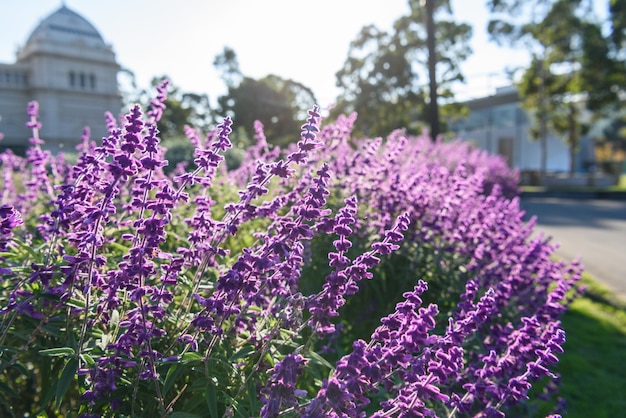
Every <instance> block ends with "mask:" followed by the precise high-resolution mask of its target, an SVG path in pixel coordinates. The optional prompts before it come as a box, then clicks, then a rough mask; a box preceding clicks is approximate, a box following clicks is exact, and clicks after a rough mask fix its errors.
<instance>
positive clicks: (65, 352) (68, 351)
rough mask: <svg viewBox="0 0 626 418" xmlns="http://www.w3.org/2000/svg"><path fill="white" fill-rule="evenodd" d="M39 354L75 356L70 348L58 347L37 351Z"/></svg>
mask: <svg viewBox="0 0 626 418" xmlns="http://www.w3.org/2000/svg"><path fill="white" fill-rule="evenodd" d="M39 354H41V355H42V356H65V357H68V356H73V355H74V354H75V352H74V349H73V348H71V347H58V348H49V349H47V350H39Z"/></svg>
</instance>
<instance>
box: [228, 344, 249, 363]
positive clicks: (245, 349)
mask: <svg viewBox="0 0 626 418" xmlns="http://www.w3.org/2000/svg"><path fill="white" fill-rule="evenodd" d="M252 353H254V347H252V346H251V345H247V346H245V347H243V348H242V349H241V350H239V351H237V352H236V353H235V354H233V355H232V356H230V358H229V359H228V360H229V361H235V360H239V359H240V358H244V357H248V356H249V355H250V354H252Z"/></svg>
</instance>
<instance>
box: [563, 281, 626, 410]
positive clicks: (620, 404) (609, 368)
mask: <svg viewBox="0 0 626 418" xmlns="http://www.w3.org/2000/svg"><path fill="white" fill-rule="evenodd" d="M583 283H584V284H586V285H587V286H588V289H587V292H586V293H585V295H584V296H583V297H580V298H578V299H577V300H576V301H575V302H574V303H573V304H572V306H571V308H570V309H569V311H568V312H567V313H566V314H565V315H564V316H563V327H564V329H565V331H566V334H567V341H566V343H565V345H564V347H563V348H564V350H565V352H564V353H563V354H562V356H561V361H560V362H559V366H558V372H559V373H560V374H561V384H560V394H561V396H562V397H563V398H565V400H566V401H567V413H566V414H564V416H567V417H580V418H583V417H584V418H588V417H593V418H603V417H618V416H625V415H624V414H625V413H626V412H625V411H626V302H625V301H623V300H619V299H617V298H616V297H615V296H614V295H613V294H612V293H611V292H610V291H609V290H608V289H606V288H605V287H603V286H601V285H599V284H598V283H597V282H595V281H593V279H592V278H590V277H589V276H586V275H585V276H583Z"/></svg>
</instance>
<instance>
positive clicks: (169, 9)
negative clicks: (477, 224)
mask: <svg viewBox="0 0 626 418" xmlns="http://www.w3.org/2000/svg"><path fill="white" fill-rule="evenodd" d="M62 3H63V1H62V0H0V11H1V13H0V62H2V63H13V62H14V61H15V51H16V49H17V47H18V46H21V45H23V44H24V43H25V42H26V40H27V38H28V36H29V34H30V33H31V31H32V30H33V29H34V28H35V27H36V26H37V24H38V22H39V21H40V20H41V19H43V18H44V17H46V16H47V15H49V14H50V13H52V12H54V11H55V10H56V9H58V8H59V7H60V6H61V4H62ZM485 3H486V0H452V4H453V9H454V12H455V16H456V19H457V20H458V21H463V22H467V23H469V24H471V25H473V26H474V36H473V41H472V45H473V50H474V54H473V56H472V57H471V58H470V59H469V60H468V61H466V62H465V63H464V64H463V65H462V69H463V71H464V75H465V76H466V79H467V84H466V85H464V86H460V87H459V89H458V94H459V96H460V97H477V96H480V95H485V94H488V93H489V92H490V91H492V90H493V88H495V87H499V86H503V85H506V84H508V83H507V80H506V78H505V77H504V69H505V67H515V66H524V65H526V64H527V62H528V54H527V53H526V52H525V51H512V50H510V49H506V48H502V47H498V46H496V45H495V44H494V43H491V42H488V39H487V35H486V22H487V19H488V15H487V12H486V8H485ZM65 4H66V5H67V6H68V7H69V8H71V9H73V10H74V11H75V12H77V13H79V14H81V15H82V16H83V17H85V18H86V19H87V20H88V21H90V22H91V23H92V24H93V25H94V26H95V27H96V29H97V30H98V31H100V34H101V35H102V36H103V37H104V39H105V41H106V42H107V43H110V44H112V45H113V50H114V52H115V53H116V56H117V60H118V62H119V63H120V64H121V65H122V66H123V67H125V68H128V69H130V70H131V71H133V72H134V73H135V75H136V77H137V81H138V84H139V85H140V86H141V87H148V86H149V81H150V79H151V78H152V77H153V76H158V75H163V74H166V75H168V76H169V77H170V79H171V80H172V82H173V83H174V84H175V85H177V86H179V87H181V88H182V89H183V90H184V91H189V92H195V93H206V94H208V95H209V98H210V99H211V101H214V100H215V99H216V97H217V96H219V95H221V94H224V93H225V87H224V84H223V82H222V81H221V80H220V78H219V75H218V73H217V71H216V70H215V69H214V68H213V59H214V58H215V56H216V55H217V54H219V53H220V52H222V50H223V48H224V46H229V47H231V48H233V49H234V51H235V52H236V54H237V57H238V59H239V63H240V67H241V70H242V72H243V74H244V75H246V76H250V77H253V78H261V77H264V76H265V75H267V74H277V75H279V76H281V77H284V78H291V79H293V80H295V81H298V82H300V83H302V84H304V85H306V86H308V87H310V88H311V89H312V90H313V92H314V93H315V95H316V97H317V99H318V101H319V102H320V105H321V106H322V107H325V106H326V105H328V104H330V103H332V102H333V101H334V99H335V97H336V96H337V94H338V90H337V89H336V87H335V73H336V72H337V71H338V70H339V69H340V68H341V66H342V65H343V63H344V61H345V59H346V57H347V53H348V48H349V44H350V42H351V41H352V40H353V39H354V38H355V37H356V35H357V34H358V32H359V30H360V29H361V28H362V27H363V26H365V25H367V24H371V23H373V24H375V25H376V26H378V27H379V28H381V29H388V28H390V27H391V25H392V23H393V21H394V20H395V19H396V18H398V17H399V16H401V15H402V14H404V13H405V12H406V11H407V9H408V6H407V0H315V1H305V0H203V1H196V0H175V1H173V0H130V1H129V0H107V1H94V0H66V1H65Z"/></svg>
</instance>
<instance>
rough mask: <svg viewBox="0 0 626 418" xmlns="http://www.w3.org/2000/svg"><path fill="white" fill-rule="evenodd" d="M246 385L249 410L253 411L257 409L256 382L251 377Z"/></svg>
mask: <svg viewBox="0 0 626 418" xmlns="http://www.w3.org/2000/svg"><path fill="white" fill-rule="evenodd" d="M246 386H247V387H248V400H249V402H250V412H254V411H256V410H257V394H256V384H255V383H254V382H253V381H252V379H250V380H248V383H247V385H246Z"/></svg>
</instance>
